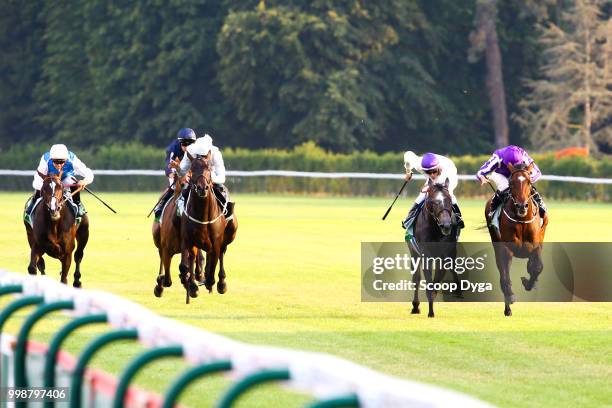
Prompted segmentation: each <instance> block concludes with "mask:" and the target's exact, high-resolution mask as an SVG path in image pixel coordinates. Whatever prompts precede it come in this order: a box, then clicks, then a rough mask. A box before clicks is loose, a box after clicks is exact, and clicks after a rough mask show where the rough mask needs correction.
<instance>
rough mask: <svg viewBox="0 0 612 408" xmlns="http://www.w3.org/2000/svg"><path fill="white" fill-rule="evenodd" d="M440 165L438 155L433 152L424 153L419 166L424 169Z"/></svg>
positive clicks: (431, 168)
mask: <svg viewBox="0 0 612 408" xmlns="http://www.w3.org/2000/svg"><path fill="white" fill-rule="evenodd" d="M439 165H440V161H439V160H438V156H436V155H435V154H433V153H425V154H424V155H423V158H422V159H421V168H422V169H423V170H424V171H427V170H433V169H435V168H437V167H438V166H439Z"/></svg>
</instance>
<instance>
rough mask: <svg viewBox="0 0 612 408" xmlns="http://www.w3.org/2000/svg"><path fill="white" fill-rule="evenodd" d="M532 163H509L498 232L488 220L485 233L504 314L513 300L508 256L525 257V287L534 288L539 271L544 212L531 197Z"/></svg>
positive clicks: (544, 224)
mask: <svg viewBox="0 0 612 408" xmlns="http://www.w3.org/2000/svg"><path fill="white" fill-rule="evenodd" d="M532 167H533V165H529V166H526V165H517V166H512V165H511V164H510V165H509V169H510V197H509V199H508V200H507V201H506V202H505V203H503V204H502V211H501V214H500V220H499V232H498V231H497V229H496V228H494V227H492V226H491V225H490V220H489V219H487V224H489V235H490V236H491V241H492V242H493V246H494V249H495V261H496V263H497V269H498V270H499V276H500V284H501V288H502V291H503V293H504V302H505V308H504V315H506V316H512V310H511V309H510V305H511V304H512V303H514V301H515V296H514V293H513V292H512V281H511V280H510V264H511V263H512V258H513V257H517V258H527V259H528V261H527V272H528V273H529V279H527V278H525V277H521V282H522V283H523V286H524V287H525V290H527V291H530V290H531V289H533V288H534V286H535V283H536V281H537V279H538V275H540V273H541V272H542V269H543V267H544V265H543V264H542V246H543V243H544V234H545V233H546V226H547V225H548V213H546V215H545V216H544V218H543V219H542V218H541V217H540V211H539V208H538V205H537V204H536V203H535V202H534V201H533V199H532V197H533V194H532V191H533V188H532V185H531V177H530V174H531V169H532ZM490 208H491V200H489V201H488V202H487V204H486V206H485V218H487V217H488V214H489V212H490Z"/></svg>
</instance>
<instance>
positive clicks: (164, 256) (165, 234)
mask: <svg viewBox="0 0 612 408" xmlns="http://www.w3.org/2000/svg"><path fill="white" fill-rule="evenodd" d="M180 185H181V183H180V182H178V183H176V189H175V192H174V196H173V197H172V198H171V199H170V200H169V201H168V204H167V205H166V208H165V209H164V211H163V214H162V218H161V220H160V221H159V222H153V227H152V232H153V242H154V243H155V246H156V247H157V249H158V252H159V272H158V274H157V283H156V285H155V288H154V289H153V293H154V294H155V296H157V297H161V295H162V293H163V291H164V287H170V286H172V278H171V276H170V263H171V261H172V257H173V256H174V255H176V254H179V253H180V252H181V241H180V238H181V219H180V218H179V217H177V216H176V215H175V214H176V200H177V198H178V197H179V196H180V194H181V188H180ZM202 258H203V257H202V252H201V251H198V257H197V262H196V279H197V280H198V281H200V280H202ZM162 271H163V272H164V273H163V274H162Z"/></svg>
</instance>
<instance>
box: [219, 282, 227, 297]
mask: <svg viewBox="0 0 612 408" xmlns="http://www.w3.org/2000/svg"><path fill="white" fill-rule="evenodd" d="M217 292H219V294H221V295H222V294H224V293H225V292H227V284H226V283H225V282H219V283H217Z"/></svg>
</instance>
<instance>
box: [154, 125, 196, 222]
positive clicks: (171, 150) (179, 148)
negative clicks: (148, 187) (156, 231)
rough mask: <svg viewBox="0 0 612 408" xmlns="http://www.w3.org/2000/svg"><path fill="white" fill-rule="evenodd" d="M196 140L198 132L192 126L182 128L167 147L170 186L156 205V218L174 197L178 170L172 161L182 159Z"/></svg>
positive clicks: (156, 218) (167, 170)
mask: <svg viewBox="0 0 612 408" xmlns="http://www.w3.org/2000/svg"><path fill="white" fill-rule="evenodd" d="M195 141H196V134H195V132H194V131H193V129H190V128H182V129H181V130H179V131H178V133H177V134H176V139H175V140H173V141H172V143H170V144H169V145H168V147H167V148H166V167H165V172H166V176H167V177H168V183H169V184H170V187H168V188H167V189H166V192H165V193H164V195H163V196H162V197H161V198H160V200H159V202H158V203H157V205H156V206H155V209H154V210H153V211H154V212H155V220H156V221H159V218H160V217H161V213H162V210H163V209H164V206H165V205H166V202H167V201H168V200H169V199H170V197H172V194H173V192H174V177H175V176H176V170H175V169H173V168H172V167H171V166H170V162H173V161H174V160H175V159H177V158H178V159H179V160H182V159H183V156H184V155H185V151H186V150H187V146H189V145H190V144H192V143H193V142H195Z"/></svg>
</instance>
